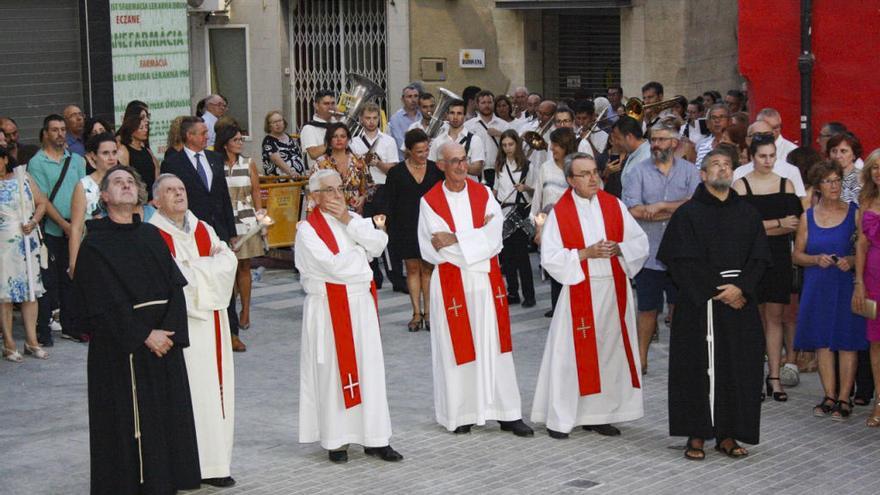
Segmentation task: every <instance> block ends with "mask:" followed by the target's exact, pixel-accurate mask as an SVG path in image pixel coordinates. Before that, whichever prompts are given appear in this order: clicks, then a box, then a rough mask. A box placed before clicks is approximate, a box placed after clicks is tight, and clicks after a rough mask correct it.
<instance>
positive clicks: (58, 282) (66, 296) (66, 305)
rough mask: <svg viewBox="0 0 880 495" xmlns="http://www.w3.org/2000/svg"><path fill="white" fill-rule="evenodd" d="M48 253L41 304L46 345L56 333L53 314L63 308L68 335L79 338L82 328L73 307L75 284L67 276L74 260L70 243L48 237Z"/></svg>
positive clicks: (42, 335) (40, 325) (41, 330)
mask: <svg viewBox="0 0 880 495" xmlns="http://www.w3.org/2000/svg"><path fill="white" fill-rule="evenodd" d="M44 238H45V242H46V249H48V251H49V260H48V265H49V266H48V268H46V269H45V270H41V272H40V273H41V275H42V278H43V288H44V289H45V290H46V292H45V294H43V297H41V298H39V300H38V301H39V302H38V303H37V307H38V314H37V337H38V339H39V341H40V342H42V343H44V344H45V343H50V342H52V331H51V330H50V329H49V322H50V320H51V318H52V310H54V309H55V308H56V307H60V308H61V326H62V327H63V330H62V331H63V332H64V333H65V334H67V335H71V336H73V337H76V338H79V337H80V336H81V335H82V328H81V327H80V324H79V318H78V317H77V311H76V305H75V304H74V303H73V281H71V280H70V276H69V275H68V274H67V268H68V267H69V266H70V256H69V252H68V251H67V239H66V238H64V237H56V236H54V235H48V234H46V235H45V236H44Z"/></svg>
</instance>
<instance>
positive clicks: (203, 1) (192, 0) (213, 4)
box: [186, 0, 226, 12]
mask: <svg viewBox="0 0 880 495" xmlns="http://www.w3.org/2000/svg"><path fill="white" fill-rule="evenodd" d="M186 4H187V7H188V8H187V10H188V11H190V12H218V11H222V10H226V0H186Z"/></svg>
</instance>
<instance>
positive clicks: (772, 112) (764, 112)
mask: <svg viewBox="0 0 880 495" xmlns="http://www.w3.org/2000/svg"><path fill="white" fill-rule="evenodd" d="M765 117H769V118H771V119H772V118H774V117H775V118H778V119H781V118H782V116H781V115H779V110H776V109H775V108H770V107H767V108H762V109H761V111H760V112H758V115H756V116H755V120H764V118H765Z"/></svg>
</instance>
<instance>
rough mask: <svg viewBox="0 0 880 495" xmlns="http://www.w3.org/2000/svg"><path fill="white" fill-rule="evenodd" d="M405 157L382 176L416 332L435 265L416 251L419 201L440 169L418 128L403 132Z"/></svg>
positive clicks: (392, 246) (390, 231)
mask: <svg viewBox="0 0 880 495" xmlns="http://www.w3.org/2000/svg"><path fill="white" fill-rule="evenodd" d="M404 146H405V147H406V150H407V152H408V153H407V159H406V160H404V161H402V162H400V163H398V164H397V165H395V166H394V167H391V170H389V171H388V176H387V178H386V180H385V194H386V201H387V203H386V208H387V210H388V211H387V212H386V213H387V217H388V220H387V222H388V237H389V240H390V246H389V248H390V249H391V250H392V251H394V252H395V253H396V254H397V256H400V258H401V259H403V261H404V263H405V264H406V286H407V288H408V289H409V298H410V301H411V302H412V308H413V317H412V320H410V322H409V324H408V325H407V328H408V329H409V331H410V332H417V331H418V330H419V329H420V328H423V327H424V328H425V329H426V330H430V327H429V326H428V321H429V320H428V316H429V315H428V314H427V311H428V308H429V307H430V304H429V302H430V300H429V296H428V291H429V290H430V289H429V286H430V281H431V271H432V270H433V269H434V266H433V265H431V264H430V263H428V262H427V261H425V260H423V259H422V254H421V252H420V251H419V235H418V230H419V201H420V200H421V199H422V196H423V195H424V194H425V193H426V192H428V191H429V190H430V189H431V188H432V187H434V184H436V183H438V182H440V181H442V180H443V173H442V172H441V171H440V169H438V168H437V166H436V165H435V164H434V162H432V161H428V135H427V134H425V131H423V130H421V129H413V130H411V131H409V132H407V133H406V136H405V138H404Z"/></svg>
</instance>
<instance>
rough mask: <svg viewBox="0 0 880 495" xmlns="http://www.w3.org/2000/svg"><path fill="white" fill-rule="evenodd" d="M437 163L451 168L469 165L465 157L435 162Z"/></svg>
mask: <svg viewBox="0 0 880 495" xmlns="http://www.w3.org/2000/svg"><path fill="white" fill-rule="evenodd" d="M437 161H438V162H443V163H446V164H449V165H452V166H453V167H456V166H458V165H461V164H462V163H463V164H465V165H467V164H468V163H469V162H468V159H467V157H465V158H452V159H449V160H446V159H443V160H437Z"/></svg>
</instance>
